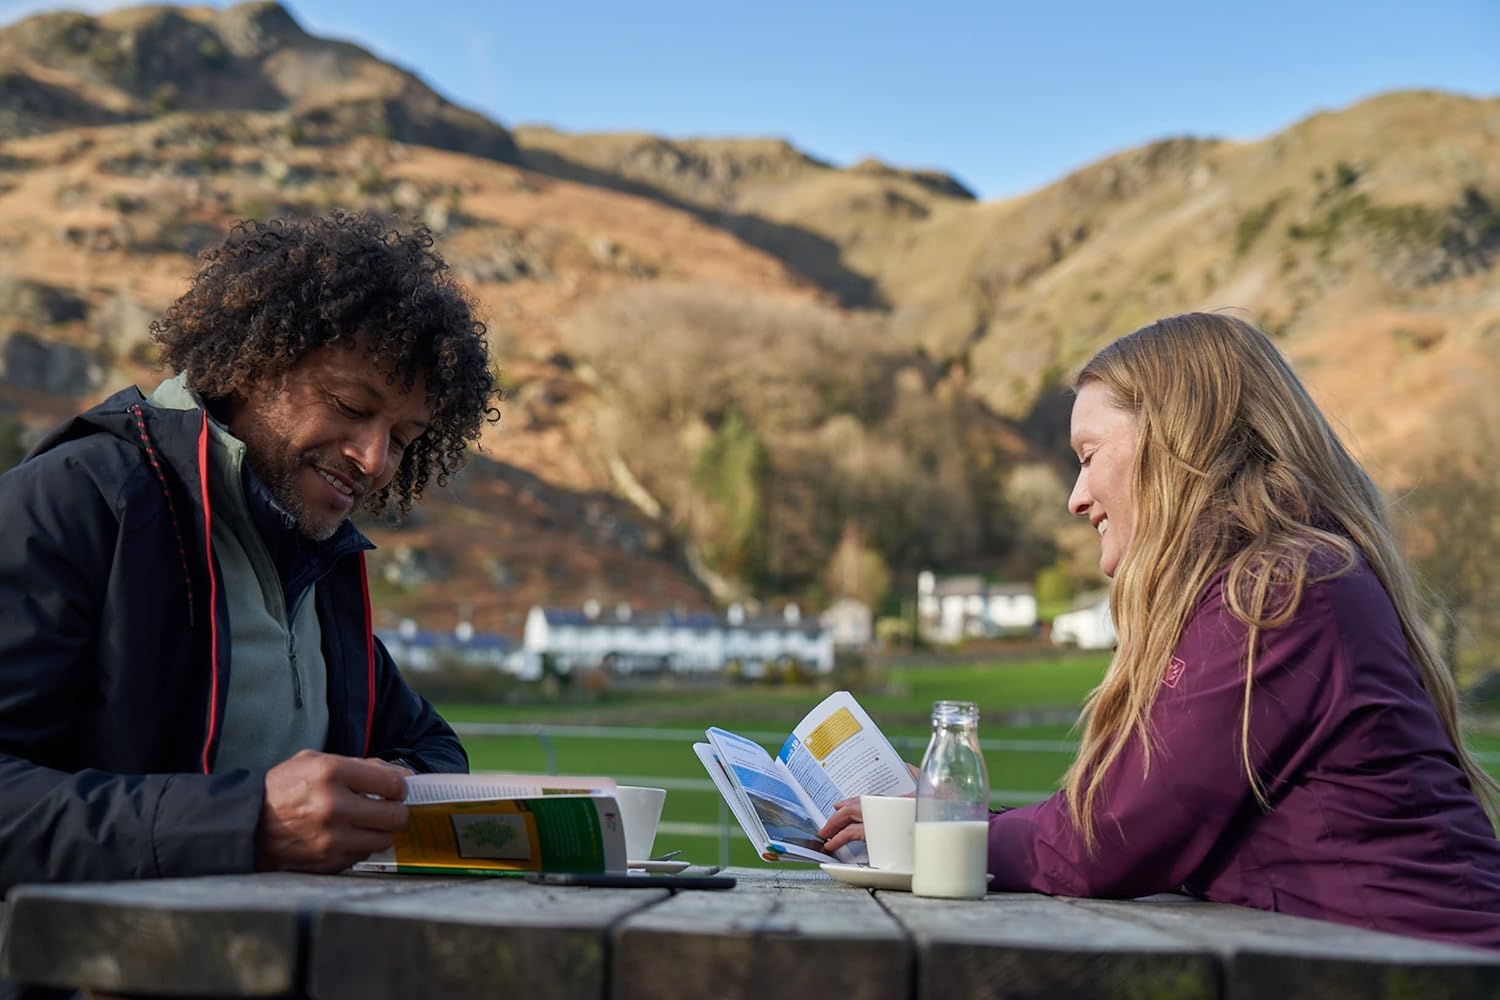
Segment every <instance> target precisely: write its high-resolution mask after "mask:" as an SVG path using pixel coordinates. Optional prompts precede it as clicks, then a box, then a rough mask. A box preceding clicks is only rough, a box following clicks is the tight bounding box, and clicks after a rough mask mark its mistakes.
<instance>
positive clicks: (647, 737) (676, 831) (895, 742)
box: [453, 722, 1500, 865]
mask: <svg viewBox="0 0 1500 1000" xmlns="http://www.w3.org/2000/svg"><path fill="white" fill-rule="evenodd" d="M453 728H454V729H455V730H456V731H457V732H458V734H459V736H462V737H469V736H475V737H485V736H501V737H516V736H530V737H533V738H534V739H536V740H537V742H538V743H539V744H540V746H541V749H542V754H543V759H544V760H545V761H546V765H545V767H546V772H547V773H548V774H558V773H560V769H559V767H558V752H557V744H556V742H555V741H556V740H559V739H583V740H617V741H618V740H641V741H646V742H671V743H677V744H679V745H680V744H688V745H691V744H693V743H697V742H700V741H701V740H702V739H703V731H702V730H693V729H662V728H654V727H647V726H568V725H553V724H550V723H548V724H543V723H519V722H466V723H455V724H454V725H453ZM739 735H741V736H743V737H745V738H746V739H750V740H754V741H755V742H757V743H760V744H761V745H763V746H769V747H779V746H780V745H781V743H782V741H783V740H785V739H786V734H785V733H772V732H754V731H750V732H740V733H739ZM891 744H892V746H894V747H895V749H896V752H897V753H898V754H900V756H901V758H902V759H903V760H914V759H916V758H917V757H918V756H919V755H920V754H921V752H922V750H923V749H924V748H925V747H926V738H925V737H920V738H919V737H911V736H897V737H892V738H891ZM979 748H980V749H981V750H983V751H985V752H987V753H988V752H997V753H998V752H1021V753H1055V754H1068V755H1071V754H1073V753H1075V752H1076V751H1077V749H1078V745H1077V744H1076V743H1073V742H1071V741H1069V740H1041V739H984V738H981V739H980V741H979ZM1474 757H1475V758H1476V759H1477V760H1478V761H1479V762H1480V763H1481V764H1484V765H1487V766H1489V765H1494V764H1500V752H1475V753H1474ZM616 780H617V781H619V783H620V784H622V785H649V786H651V787H653V788H665V789H667V791H669V792H671V791H681V792H695V793H712V794H713V796H714V799H715V800H716V801H717V803H718V818H717V819H716V821H715V822H713V823H689V822H681V821H674V822H668V821H663V822H662V824H661V825H660V826H659V827H658V828H657V829H658V833H665V834H669V835H675V836H679V837H704V838H710V839H712V840H713V841H714V842H715V845H716V850H717V854H718V863H719V864H721V865H728V864H729V863H730V859H729V845H730V843H731V842H732V841H733V838H734V837H735V836H737V834H738V830H739V824H738V823H737V822H736V821H735V820H734V817H733V815H732V814H731V813H730V811H729V804H728V803H727V802H725V801H724V797H723V796H722V795H719V794H718V788H717V786H716V785H715V784H714V783H713V782H712V781H711V780H710V779H708V778H706V777H705V778H680V777H675V776H663V775H654V774H631V775H617V776H616ZM1051 791H1052V790H1051V789H1034V788H992V789H990V805H991V806H1000V805H1006V806H1010V805H1023V804H1025V803H1028V802H1035V801H1036V800H1037V799H1040V798H1044V797H1045V796H1047V795H1049V794H1051Z"/></svg>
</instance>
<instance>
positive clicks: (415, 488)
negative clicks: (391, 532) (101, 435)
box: [151, 212, 500, 517]
mask: <svg viewBox="0 0 1500 1000" xmlns="http://www.w3.org/2000/svg"><path fill="white" fill-rule="evenodd" d="M201 262H202V266H201V267H200V269H199V271H198V273H197V274H196V275H194V276H193V284H192V287H191V288H190V289H188V291H187V293H186V294H184V295H183V296H182V297H181V298H179V299H178V300H177V301H176V302H174V303H173V304H172V306H171V307H170V308H169V309H168V310H167V312H166V315H165V316H163V317H162V318H161V319H159V320H156V321H155V322H153V323H152V324H151V334H152V337H153V339H155V340H156V342H157V343H158V344H160V345H161V358H162V361H164V362H165V363H166V364H169V365H171V366H172V367H173V368H174V369H175V370H177V371H185V372H187V373H188V379H189V381H190V382H191V384H192V387H193V388H194V389H195V390H196V391H197V392H198V393H199V395H201V396H202V397H203V398H204V399H205V400H207V401H209V402H210V403H212V402H214V401H216V400H222V399H225V398H227V397H229V396H230V395H232V394H234V393H236V392H238V391H243V390H249V389H251V388H252V387H255V386H258V385H263V384H265V380H267V379H275V378H277V377H279V376H280V375H281V374H282V373H284V372H286V371H287V369H289V368H290V367H292V365H294V364H295V363H296V362H297V361H298V360H300V359H301V358H302V357H303V355H305V354H307V353H308V352H309V351H311V350H314V349H315V348H319V347H323V346H326V345H332V344H337V345H343V346H351V347H352V346H355V345H358V344H361V343H362V344H363V345H364V347H365V349H366V351H367V353H368V356H369V357H371V358H372V359H374V361H375V363H376V366H377V367H378V368H379V369H380V370H381V371H383V372H385V373H386V377H387V378H388V379H390V380H391V383H392V384H393V385H394V384H395V383H396V381H397V380H398V379H399V380H402V381H403V382H404V386H405V388H406V390H407V391H410V389H411V387H412V385H413V384H414V383H415V381H416V378H417V375H418V374H422V375H424V376H425V377H426V379H427V405H428V406H429V408H430V409H431V411H432V420H431V423H430V424H429V426H428V428H427V430H426V432H425V433H423V434H422V435H421V436H420V437H419V438H417V439H416V441H414V442H413V443H412V444H411V446H410V447H408V448H407V450H406V453H405V455H404V456H403V457H402V460H401V467H400V468H399V469H398V470H397V472H396V476H395V478H394V479H392V480H391V482H390V484H389V485H388V486H386V487H385V488H384V489H382V490H380V491H379V492H377V493H373V494H371V495H370V496H369V497H368V498H367V499H366V501H365V507H366V508H367V509H370V510H374V511H380V510H383V509H385V508H386V506H387V505H388V504H390V503H392V502H393V501H394V503H395V505H396V507H397V510H398V517H404V516H405V515H406V514H407V513H408V512H409V511H410V510H411V506H412V504H413V503H414V502H416V501H417V500H419V499H420V498H421V496H422V490H423V488H424V487H425V486H426V485H427V483H428V481H429V480H430V479H431V478H432V477H433V476H434V475H435V476H436V478H437V483H438V485H439V486H442V485H445V484H446V483H447V481H448V477H449V476H450V475H452V474H453V473H454V472H456V471H458V469H459V468H461V467H462V466H463V464H464V462H465V460H466V459H467V453H468V446H469V444H470V443H471V442H475V441H477V440H478V438H479V434H480V432H481V431H482V430H483V425H484V424H485V423H494V422H495V421H496V420H498V419H499V418H500V412H499V410H498V409H496V408H495V402H496V399H497V387H496V384H495V374H494V372H493V371H491V369H490V363H489V345H488V342H487V340H486V337H485V334H486V329H485V325H484V324H483V323H481V322H480V321H479V320H478V319H476V318H475V316H474V309H473V307H472V306H471V304H470V301H469V298H468V296H467V294H466V293H465V292H464V290H463V289H462V288H461V287H460V286H459V284H458V282H457V281H455V280H454V278H453V276H452V274H451V273H450V272H449V270H448V265H447V264H446V263H445V262H444V261H443V259H442V258H441V257H440V256H438V254H437V253H436V252H435V251H434V250H433V249H432V234H431V233H429V232H428V230H427V229H426V227H421V226H419V227H416V228H414V229H413V230H411V231H410V232H408V233H404V234H403V233H401V232H399V231H397V230H394V229H391V228H389V227H388V226H387V225H386V224H385V223H383V222H381V221H380V220H378V219H376V218H372V217H370V216H366V215H346V214H343V213H338V212H335V213H333V214H331V215H328V216H321V217H316V218H305V219H273V220H271V221H269V222H265V223H261V222H254V221H244V222H237V223H235V225H234V226H233V228H231V229H230V231H229V235H228V236H226V237H225V239H224V241H223V243H221V244H220V245H219V246H217V247H214V248H213V249H210V250H207V251H205V252H204V253H203V255H202V257H201Z"/></svg>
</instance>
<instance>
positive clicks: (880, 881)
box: [818, 861, 911, 892]
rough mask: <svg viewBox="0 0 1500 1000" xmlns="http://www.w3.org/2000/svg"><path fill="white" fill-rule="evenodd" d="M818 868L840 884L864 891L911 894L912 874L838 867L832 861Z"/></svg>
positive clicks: (852, 866)
mask: <svg viewBox="0 0 1500 1000" xmlns="http://www.w3.org/2000/svg"><path fill="white" fill-rule="evenodd" d="M818 867H819V868H821V869H823V870H824V871H825V872H827V873H828V874H830V875H832V876H833V877H834V878H836V879H838V880H839V881H840V882H847V883H849V884H850V885H857V886H859V887H860V888H862V889H899V890H900V891H902V892H911V872H898V871H896V870H895V869H891V868H871V867H870V866H868V865H838V864H834V863H833V862H831V861H825V862H823V863H822V864H820V865H818Z"/></svg>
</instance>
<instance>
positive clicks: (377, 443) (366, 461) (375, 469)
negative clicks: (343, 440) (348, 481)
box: [344, 428, 391, 482]
mask: <svg viewBox="0 0 1500 1000" xmlns="http://www.w3.org/2000/svg"><path fill="white" fill-rule="evenodd" d="M344 453H345V454H346V455H348V456H349V457H350V458H352V459H354V463H355V464H356V465H358V466H359V471H360V472H362V473H364V475H365V478H367V479H370V480H373V481H377V482H378V481H379V480H380V479H382V478H383V477H384V476H385V467H386V463H387V462H388V461H390V455H391V438H390V435H389V434H387V433H386V432H385V431H383V430H381V429H380V428H368V429H366V430H364V431H363V432H361V433H360V434H358V435H355V436H352V437H351V438H350V439H349V442H348V444H347V445H346V446H345V452H344Z"/></svg>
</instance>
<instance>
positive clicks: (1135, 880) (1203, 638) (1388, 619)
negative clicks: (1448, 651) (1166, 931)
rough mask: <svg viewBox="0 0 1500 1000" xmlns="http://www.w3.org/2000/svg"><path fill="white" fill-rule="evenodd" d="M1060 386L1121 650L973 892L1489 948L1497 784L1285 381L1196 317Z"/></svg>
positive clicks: (1359, 483) (1362, 483)
mask: <svg viewBox="0 0 1500 1000" xmlns="http://www.w3.org/2000/svg"><path fill="white" fill-rule="evenodd" d="M1075 388H1076V390H1077V397H1076V400H1075V403H1074V407H1073V419H1072V444H1073V448H1074V450H1075V451H1076V452H1077V455H1078V458H1079V462H1080V464H1081V468H1080V470H1079V473H1078V480H1077V483H1076V484H1075V486H1074V488H1073V493H1072V496H1071V497H1070V498H1069V509H1070V510H1071V511H1072V512H1073V513H1074V514H1077V515H1079V516H1080V517H1087V518H1088V519H1089V521H1090V523H1091V524H1092V525H1093V526H1094V527H1095V528H1096V529H1097V530H1098V531H1099V535H1100V545H1101V557H1100V568H1101V569H1102V570H1103V572H1104V573H1105V574H1106V575H1108V576H1110V577H1112V580H1113V583H1112V589H1111V591H1110V603H1111V610H1112V614H1113V615H1114V619H1115V624H1116V629H1117V632H1118V634H1119V642H1118V646H1117V649H1116V652H1115V656H1114V660H1113V662H1112V663H1111V664H1110V667H1109V670H1108V672H1107V673H1106V675H1105V677H1104V680H1103V681H1102V682H1101V683H1100V685H1099V687H1098V688H1097V689H1096V690H1095V691H1094V692H1093V694H1092V696H1091V697H1090V699H1089V702H1088V704H1087V706H1086V709H1085V720H1086V722H1085V728H1084V733H1083V741H1082V745H1081V747H1080V749H1079V753H1078V757H1077V759H1076V760H1075V761H1074V763H1073V765H1072V767H1071V768H1070V769H1069V771H1068V774H1067V777H1066V780H1065V787H1064V788H1063V790H1062V791H1061V792H1059V793H1058V794H1057V795H1055V796H1053V797H1052V798H1050V799H1047V800H1045V801H1043V802H1039V803H1036V804H1034V805H1031V806H1026V807H1023V808H1020V809H1013V810H1007V811H1005V812H1001V813H997V814H995V815H994V816H992V817H991V821H990V844H989V868H990V872H991V873H992V874H993V875H994V882H993V884H992V886H991V888H992V889H996V890H1031V891H1039V892H1045V893H1051V894H1055V895H1070V896H1106V897H1129V896H1139V895H1144V894H1148V893H1153V892H1161V891H1168V890H1185V891H1187V892H1189V893H1191V894H1193V895H1198V896H1202V897H1206V898H1208V899H1213V900H1218V901H1222V902H1231V903H1239V904H1243V905H1246V906H1254V907H1259V908H1261V909H1266V910H1279V911H1284V912H1288V913H1295V914H1300V915H1303V916H1312V917H1321V918H1324V919H1329V920H1337V921H1341V922H1345V923H1350V924H1358V925H1362V926H1366V927H1372V928H1377V929H1381V930H1387V931H1394V932H1397V933H1405V934H1411V935H1415V936H1421V937H1428V938H1435V939H1441V940H1448V941H1456V942H1463V943H1468V944H1474V945H1479V946H1483V947H1488V948H1500V844H1497V842H1496V839H1495V833H1494V828H1493V826H1492V825H1491V820H1490V817H1489V816H1487V815H1486V807H1488V809H1489V810H1490V812H1491V814H1493V811H1494V808H1495V802H1496V799H1495V792H1496V785H1495V782H1494V781H1493V780H1492V779H1490V778H1489V776H1488V775H1486V774H1485V773H1484V772H1483V771H1482V770H1481V769H1480V768H1479V766H1478V765H1477V764H1476V763H1475V761H1474V759H1473V757H1472V756H1471V755H1470V754H1469V753H1468V751H1467V750H1466V749H1465V748H1464V745H1463V742H1462V739H1461V734H1460V732H1459V725H1458V705H1457V697H1456V692H1455V689H1454V684H1453V680H1452V677H1451V676H1450V674H1449V672H1448V670H1447V668H1446V666H1445V665H1444V664H1443V663H1442V662H1441V660H1440V658H1439V656H1438V655H1437V652H1436V649H1435V648H1434V645H1433V643H1432V642H1431V640H1430V639H1429V638H1428V636H1427V633H1426V631H1425V629H1424V627H1423V623H1422V610H1421V606H1420V602H1419V600H1418V597H1417V591H1416V587H1415V586H1414V584H1413V582H1412V579H1411V574H1410V573H1409V571H1408V570H1407V568H1406V565H1405V563H1404V561H1403V559H1402V557H1401V555H1400V553H1399V552H1398V550H1397V546H1396V544H1395V542H1394V541H1393V537H1392V531H1391V525H1390V518H1389V515H1388V513H1387V511H1386V507H1385V503H1384V501H1383V500H1382V498H1381V495H1380V492H1379V491H1378V490H1377V489H1376V488H1375V486H1374V484H1373V483H1372V482H1371V481H1370V479H1369V477H1368V476H1367V475H1366V474H1365V472H1364V470H1363V469H1361V468H1360V466H1359V464H1358V463H1357V462H1356V461H1355V460H1354V459H1353V458H1352V457H1351V456H1350V454H1349V452H1348V451H1347V450H1346V449H1345V448H1344V446H1343V445H1342V444H1341V443H1340V442H1339V440H1338V438H1337V436H1336V435H1335V434H1334V433H1333V430H1332V428H1331V427H1330V426H1329V424H1328V421H1327V419H1326V418H1325V417H1324V416H1323V414H1322V413H1321V412H1319V410H1318V408H1317V406H1316V405H1315V404H1314V403H1313V401H1312V399H1311V398H1310V397H1309V395H1308V394H1307V391H1306V390H1305V389H1304V388H1303V386H1302V384H1301V382H1300V381H1299V380H1298V379H1297V376H1296V375H1295V374H1294V373H1293V372H1292V369H1291V367H1290V366H1289V365H1288V364H1287V362H1286V361H1285V360H1284V359H1283V358H1282V357H1281V355H1280V354H1279V353H1278V352H1277V350H1276V348H1275V347H1274V346H1273V345H1272V344H1271V342H1270V341H1269V340H1268V339H1267V337H1266V336H1265V335H1264V334H1263V333H1261V332H1260V331H1259V330H1257V329H1256V328H1255V327H1253V326H1251V325H1250V324H1248V323H1245V322H1243V321H1241V320H1238V319H1235V318H1232V317H1230V316H1225V315H1219V314H1206V313H1196V314H1189V315H1185V316H1175V317H1171V318H1168V319H1163V320H1160V321H1158V322H1156V323H1153V324H1151V325H1149V326H1147V327H1144V328H1143V329H1140V330H1137V331H1136V332H1135V333H1132V334H1130V335H1129V336H1126V337H1123V338H1121V339H1119V340H1117V341H1115V342H1113V343H1111V344H1109V345H1108V346H1106V347H1105V348H1104V349H1103V350H1101V351H1100V352H1099V353H1098V354H1097V355H1095V356H1094V358H1093V359H1092V360H1091V361H1089V363H1088V364H1087V365H1086V366H1085V367H1084V368H1083V370H1082V372H1081V373H1080V374H1079V376H1078V379H1077V382H1076V386H1075Z"/></svg>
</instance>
